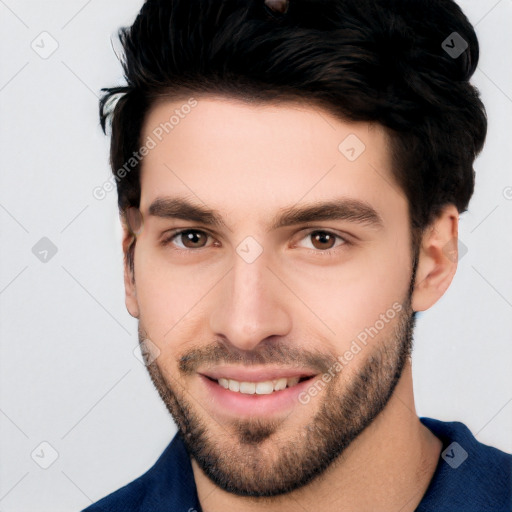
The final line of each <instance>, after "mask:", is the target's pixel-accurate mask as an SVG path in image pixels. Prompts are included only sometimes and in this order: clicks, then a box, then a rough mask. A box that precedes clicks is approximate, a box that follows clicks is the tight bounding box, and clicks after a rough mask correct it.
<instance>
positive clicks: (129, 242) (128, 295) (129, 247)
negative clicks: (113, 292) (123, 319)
mask: <svg viewBox="0 0 512 512" xmlns="http://www.w3.org/2000/svg"><path fill="white" fill-rule="evenodd" d="M121 222H122V224H123V254H124V258H123V260H124V291H125V304H126V309H127V310H128V313H130V315H131V316H133V317H134V318H139V303H138V301H137V290H136V287H135V274H134V272H133V270H132V268H131V265H133V257H134V252H135V235H134V234H133V233H132V232H131V231H130V229H129V228H128V226H127V224H126V222H125V220H124V219H122V220H121ZM130 251H131V256H130ZM130 262H132V264H130Z"/></svg>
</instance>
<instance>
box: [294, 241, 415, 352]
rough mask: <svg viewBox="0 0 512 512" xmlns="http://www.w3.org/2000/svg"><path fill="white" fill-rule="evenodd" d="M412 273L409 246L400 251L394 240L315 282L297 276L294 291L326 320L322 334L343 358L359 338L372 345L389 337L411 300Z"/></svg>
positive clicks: (319, 275) (320, 274)
mask: <svg viewBox="0 0 512 512" xmlns="http://www.w3.org/2000/svg"><path fill="white" fill-rule="evenodd" d="M410 273H411V261H410V260H409V254H408V250H407V242H406V241H405V242H404V243H403V244H402V246H401V247H400V248H398V247H397V246H396V245H395V242H394V241H391V242H390V243H389V244H388V247H385V246H384V247H380V248H379V249H378V250H377V249H373V250H368V251H365V252H364V254H363V253H361V254H360V255H359V256H358V257H355V258H354V259H352V260H350V261H349V262H347V263H346V264H344V265H340V266H338V267H332V268H330V269H329V270H326V269H322V271H320V272H316V273H315V278H314V279H312V278H308V279H307V280H305V279H304V278H303V277H297V276H296V277H295V283H296V287H294V290H296V292H297V295H298V296H300V297H302V298H303V300H304V301H305V302H306V304H307V305H308V306H309V308H310V309H311V310H312V311H313V312H314V313H315V314H316V315H317V316H318V317H319V319H321V321H322V322H320V321H318V325H319V328H318V331H319V332H322V333H325V335H326V336H327V338H328V339H330V340H331V343H332V345H333V347H335V350H336V352H337V353H340V352H343V351H345V350H346V349H347V348H348V347H349V346H350V344H351V342H352V341H353V340H354V339H356V338H357V337H358V336H359V337H360V339H362V340H363V341H364V340H366V341H368V342H372V341H377V340H378V339H381V338H382V337H385V336H388V335H389V333H390V332H391V330H392V329H393V327H394V325H395V322H396V318H397V316H398V312H399V311H401V310H402V308H403V307H404V305H403V302H404V301H405V300H406V299H407V293H408V290H409V284H410ZM322 323H323V324H324V326H323V325H322ZM375 329H376V330H377V331H378V335H376V334H375V333H376V331H375ZM369 332H371V333H372V335H369V334H368V333H369ZM365 333H366V336H365Z"/></svg>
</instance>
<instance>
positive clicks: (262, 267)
mask: <svg viewBox="0 0 512 512" xmlns="http://www.w3.org/2000/svg"><path fill="white" fill-rule="evenodd" d="M273 272H275V270H274V269H273ZM273 272H272V271H271V270H269V269H268V268H267V261H266V258H265V257H264V255H261V256H260V257H259V258H258V259H256V261H253V262H252V263H247V262H246V261H244V260H243V259H242V258H240V257H238V255H235V261H234V264H233V268H232V269H231V271H230V272H228V274H227V275H226V277H225V278H224V279H223V280H222V281H221V283H219V284H220V285H221V286H220V288H219V292H218V295H217V296H216V297H215V301H216V302H215V307H214V310H213V312H212V314H211V317H210V328H211V329H212V333H213V334H214V335H215V336H218V337H219V338H221V339H223V340H224V341H226V342H228V343H230V344H231V345H233V346H235V347H237V348H238V349H240V350H252V349H254V348H255V347H256V346H257V345H258V344H259V343H260V342H261V341H263V340H265V339H267V338H268V337H269V336H285V335H287V334H288V333H289V332H290V330H291V325H292V322H291V316H290V311H289V309H288V307H287V304H286V302H287V301H288V303H289V297H288V296H287V294H286V290H285V289H284V287H283V285H282V283H281V282H280V281H279V279H277V278H276V276H275V275H274V273H273Z"/></svg>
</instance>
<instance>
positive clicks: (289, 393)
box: [199, 375, 314, 417]
mask: <svg viewBox="0 0 512 512" xmlns="http://www.w3.org/2000/svg"><path fill="white" fill-rule="evenodd" d="M199 377H200V379H201V381H202V383H203V385H204V386H205V387H206V389H207V393H208V396H209V398H210V399H211V400H210V404H211V405H212V409H213V412H214V413H219V412H220V413H228V414H229V415H233V416H252V417H254V416H271V415H276V414H277V413H280V414H283V413H285V414H286V413H287V412H289V411H290V410H291V409H292V408H293V407H294V406H296V405H297V404H300V402H299V395H300V394H301V393H302V392H303V391H305V390H306V389H307V388H308V387H309V386H310V385H311V383H312V382H314V377H313V378H310V379H307V380H304V381H302V382H299V383H298V384H296V385H295V386H292V387H291V388H285V389H282V390H281V391H274V392H272V393H270V394H268V395H257V394H254V395H247V394H244V393H239V392H237V391H231V390H229V389H225V388H223V387H222V386H221V385H220V384H218V382H217V381H213V380H211V379H209V378H208V377H205V376H204V375H199Z"/></svg>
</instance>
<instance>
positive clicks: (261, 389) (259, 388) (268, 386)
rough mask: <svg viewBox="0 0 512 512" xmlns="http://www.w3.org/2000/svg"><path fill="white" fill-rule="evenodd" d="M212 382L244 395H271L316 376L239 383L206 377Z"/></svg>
mask: <svg viewBox="0 0 512 512" xmlns="http://www.w3.org/2000/svg"><path fill="white" fill-rule="evenodd" d="M205 377H206V378H207V379H209V380H211V381H212V382H216V383H217V384H218V385H219V386H221V387H222V388H224V389H227V390H229V391H233V392H234V393H241V394H243V395H271V394H272V393H276V392H278V391H282V390H284V389H287V388H292V387H294V386H296V385H297V384H299V383H301V382H304V381H306V380H310V379H312V378H313V377H314V375H312V376H309V377H282V378H280V379H273V380H264V381H259V382H248V381H238V380H234V379H226V378H223V377H221V378H219V379H213V378H211V377H208V376H205Z"/></svg>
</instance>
